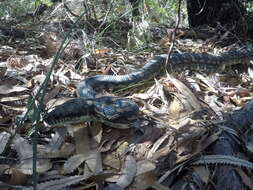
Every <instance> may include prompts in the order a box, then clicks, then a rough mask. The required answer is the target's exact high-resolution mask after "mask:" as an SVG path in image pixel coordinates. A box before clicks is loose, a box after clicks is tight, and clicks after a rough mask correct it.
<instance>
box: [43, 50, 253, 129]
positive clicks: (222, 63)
mask: <svg viewBox="0 0 253 190" xmlns="http://www.w3.org/2000/svg"><path fill="white" fill-rule="evenodd" d="M252 58H253V48H252V47H248V48H244V49H239V50H234V51H228V52H225V53H222V54H220V55H211V54H208V53H172V54H171V56H170V59H169V64H167V65H166V59H167V54H161V55H158V56H156V57H154V58H153V59H151V60H149V61H148V62H147V63H146V64H145V65H144V66H143V67H142V68H140V69H139V70H137V71H135V72H133V73H130V74H126V75H116V76H113V75H96V76H93V77H88V78H86V79H84V80H82V81H81V82H80V83H79V85H78V87H77V94H78V96H79V98H75V99H72V100H69V101H67V102H65V103H63V104H62V105H59V106H56V107H55V108H54V109H53V110H52V111H51V112H49V113H48V114H46V116H45V117H44V121H46V123H48V124H49V125H52V126H54V125H62V124H67V123H75V122H80V121H99V122H102V123H105V124H106V125H109V126H111V127H116V128H129V127H131V126H134V125H135V124H136V116H137V113H138V111H139V108H138V105H137V104H136V103H135V102H133V101H131V100H129V99H127V98H119V97H114V96H102V97H98V96H97V90H98V89H100V88H104V87H115V86H118V85H129V84H132V83H137V82H139V81H142V80H147V79H150V78H152V77H154V76H156V75H158V74H159V73H160V72H161V70H162V69H164V68H165V67H166V66H167V68H165V69H166V70H167V71H179V72H180V71H183V70H191V71H197V72H199V71H201V72H205V73H215V72H220V71H222V70H224V68H225V67H227V66H231V65H235V64H247V63H249V62H250V60H252Z"/></svg>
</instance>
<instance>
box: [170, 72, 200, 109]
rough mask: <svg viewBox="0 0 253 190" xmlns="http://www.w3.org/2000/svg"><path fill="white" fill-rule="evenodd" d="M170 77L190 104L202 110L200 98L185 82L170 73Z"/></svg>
mask: <svg viewBox="0 0 253 190" xmlns="http://www.w3.org/2000/svg"><path fill="white" fill-rule="evenodd" d="M168 78H169V79H170V80H171V81H172V83H173V84H174V85H175V87H176V88H177V89H178V90H179V92H180V93H181V94H182V95H184V97H185V100H187V101H188V102H189V103H190V105H191V106H192V107H193V108H194V111H199V110H201V106H200V103H199V101H198V99H197V98H196V96H195V95H194V94H193V93H192V91H191V90H190V89H189V88H188V87H187V86H186V85H185V84H184V83H182V82H181V81H179V80H177V79H176V78H174V77H172V76H171V75H168Z"/></svg>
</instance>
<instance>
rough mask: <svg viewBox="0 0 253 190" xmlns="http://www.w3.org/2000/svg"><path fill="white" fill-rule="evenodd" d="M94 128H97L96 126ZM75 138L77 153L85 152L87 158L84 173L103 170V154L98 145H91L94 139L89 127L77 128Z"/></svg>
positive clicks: (88, 173) (95, 172)
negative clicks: (91, 136)
mask: <svg viewBox="0 0 253 190" xmlns="http://www.w3.org/2000/svg"><path fill="white" fill-rule="evenodd" d="M80 127H81V126H80ZM91 128H93V127H91ZM94 130H96V129H95V128H94ZM100 130H101V128H100ZM74 138H75V142H76V152H77V154H83V156H84V157H85V158H86V162H85V167H84V174H85V175H90V174H91V173H92V174H97V173H100V172H102V170H103V169H102V159H101V154H100V152H98V150H97V148H98V147H91V143H92V141H91V138H90V135H89V130H88V128H87V127H86V128H84V127H81V128H76V131H75V132H74Z"/></svg>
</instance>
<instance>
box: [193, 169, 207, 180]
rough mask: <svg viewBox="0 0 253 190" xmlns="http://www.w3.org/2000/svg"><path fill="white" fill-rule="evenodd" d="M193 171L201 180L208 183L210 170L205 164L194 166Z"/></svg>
mask: <svg viewBox="0 0 253 190" xmlns="http://www.w3.org/2000/svg"><path fill="white" fill-rule="evenodd" d="M193 169H194V171H195V172H196V173H197V174H198V176H199V177H200V178H201V180H202V181H203V182H204V183H206V184H207V183H208V181H209V180H210V171H209V170H208V169H207V167H206V166H194V167H193Z"/></svg>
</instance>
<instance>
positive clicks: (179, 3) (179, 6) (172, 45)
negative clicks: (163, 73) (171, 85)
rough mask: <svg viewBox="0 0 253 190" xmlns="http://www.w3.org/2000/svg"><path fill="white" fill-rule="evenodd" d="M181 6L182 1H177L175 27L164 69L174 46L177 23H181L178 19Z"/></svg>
mask: <svg viewBox="0 0 253 190" xmlns="http://www.w3.org/2000/svg"><path fill="white" fill-rule="evenodd" d="M181 4H182V0H179V1H178V9H177V24H176V27H175V28H174V30H173V32H172V36H171V39H172V43H171V45H170V49H169V51H168V56H167V58H166V64H165V68H167V65H168V64H169V59H170V56H171V52H172V49H173V48H174V44H175V40H176V33H177V29H178V26H179V23H180V21H181V17H180V10H181Z"/></svg>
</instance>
